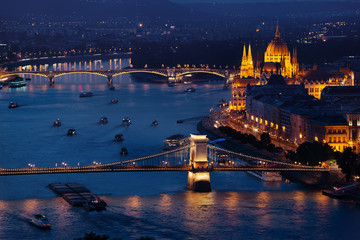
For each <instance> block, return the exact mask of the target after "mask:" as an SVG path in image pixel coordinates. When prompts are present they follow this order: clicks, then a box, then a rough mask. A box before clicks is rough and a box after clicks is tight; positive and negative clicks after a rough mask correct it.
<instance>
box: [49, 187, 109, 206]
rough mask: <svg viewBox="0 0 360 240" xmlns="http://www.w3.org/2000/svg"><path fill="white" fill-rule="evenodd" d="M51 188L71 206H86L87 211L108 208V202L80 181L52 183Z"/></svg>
mask: <svg viewBox="0 0 360 240" xmlns="http://www.w3.org/2000/svg"><path fill="white" fill-rule="evenodd" d="M49 188H50V189H51V190H52V191H53V192H55V193H56V194H57V195H59V196H61V197H62V198H63V199H64V200H65V201H67V202H68V203H69V204H70V205H71V206H74V207H84V208H85V209H86V210H87V211H89V212H90V211H94V210H96V211H103V210H106V206H107V204H106V202H105V201H104V200H102V199H100V198H99V197H98V196H96V195H95V194H93V193H92V192H90V190H89V189H87V188H86V187H84V186H83V185H81V184H78V183H67V184H62V183H52V184H49Z"/></svg>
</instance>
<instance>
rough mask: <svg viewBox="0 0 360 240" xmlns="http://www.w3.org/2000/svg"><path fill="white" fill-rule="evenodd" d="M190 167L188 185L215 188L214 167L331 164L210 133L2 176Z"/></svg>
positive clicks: (0, 173) (248, 168) (278, 168)
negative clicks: (275, 154) (235, 145)
mask: <svg viewBox="0 0 360 240" xmlns="http://www.w3.org/2000/svg"><path fill="white" fill-rule="evenodd" d="M149 171H187V172H188V180H187V187H188V188H189V189H191V190H194V191H200V192H208V191H211V184H210V173H211V172H213V171H275V172H289V171H298V172H299V171H301V172H327V171H329V169H328V168H323V167H316V166H315V167H314V166H303V165H297V164H292V163H288V162H282V161H275V160H270V159H264V158H259V157H254V156H249V155H246V154H243V153H238V152H234V151H229V150H226V149H223V148H219V147H217V146H213V145H210V144H208V139H207V137H206V135H193V134H191V136H190V137H189V144H188V145H186V146H182V147H179V148H176V149H173V150H170V151H165V152H161V153H157V154H153V155H149V156H144V157H139V158H135V159H128V160H123V161H116V162H110V163H103V164H94V165H88V166H77V167H71V166H69V167H68V166H61V167H29V168H0V176H9V175H32V174H59V173H91V172H93V173H94V172H149Z"/></svg>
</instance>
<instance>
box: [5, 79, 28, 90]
mask: <svg viewBox="0 0 360 240" xmlns="http://www.w3.org/2000/svg"><path fill="white" fill-rule="evenodd" d="M8 86H9V88H19V87H24V86H26V81H25V80H24V79H23V78H22V77H17V78H15V79H14V80H12V81H10V82H9V85H8Z"/></svg>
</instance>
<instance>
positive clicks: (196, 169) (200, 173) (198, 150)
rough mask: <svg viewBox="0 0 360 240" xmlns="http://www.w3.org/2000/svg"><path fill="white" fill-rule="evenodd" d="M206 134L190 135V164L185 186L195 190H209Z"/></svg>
mask: <svg viewBox="0 0 360 240" xmlns="http://www.w3.org/2000/svg"><path fill="white" fill-rule="evenodd" d="M208 140H209V139H208V138H207V137H206V135H193V134H191V135H190V142H191V145H192V146H191V148H190V165H191V166H192V170H191V171H189V172H188V179H187V188H188V189H189V190H193V191H195V192H211V183H210V169H209V164H208V159H207V142H208Z"/></svg>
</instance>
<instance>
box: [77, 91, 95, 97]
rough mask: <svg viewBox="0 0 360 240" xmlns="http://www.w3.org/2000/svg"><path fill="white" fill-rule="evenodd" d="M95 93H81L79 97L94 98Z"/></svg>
mask: <svg viewBox="0 0 360 240" xmlns="http://www.w3.org/2000/svg"><path fill="white" fill-rule="evenodd" d="M92 95H93V93H92V92H82V93H80V96H79V97H81V98H82V97H92Z"/></svg>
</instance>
